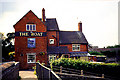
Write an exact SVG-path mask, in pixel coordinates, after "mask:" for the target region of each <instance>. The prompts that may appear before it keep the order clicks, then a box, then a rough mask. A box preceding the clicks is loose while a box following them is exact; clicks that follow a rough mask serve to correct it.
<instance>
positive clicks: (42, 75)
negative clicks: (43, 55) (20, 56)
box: [36, 63, 62, 80]
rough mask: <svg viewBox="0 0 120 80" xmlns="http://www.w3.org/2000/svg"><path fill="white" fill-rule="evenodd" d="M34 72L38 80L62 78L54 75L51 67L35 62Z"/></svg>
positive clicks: (59, 79)
mask: <svg viewBox="0 0 120 80" xmlns="http://www.w3.org/2000/svg"><path fill="white" fill-rule="evenodd" d="M36 73H37V77H38V80H48V79H49V80H62V79H61V78H60V77H59V76H58V75H56V74H55V73H54V72H53V71H51V69H49V68H47V67H45V66H43V65H41V64H40V63H36Z"/></svg>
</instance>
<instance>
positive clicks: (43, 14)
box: [42, 8, 45, 22]
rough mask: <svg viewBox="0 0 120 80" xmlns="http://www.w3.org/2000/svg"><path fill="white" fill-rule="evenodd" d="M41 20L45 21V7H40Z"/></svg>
mask: <svg viewBox="0 0 120 80" xmlns="http://www.w3.org/2000/svg"><path fill="white" fill-rule="evenodd" d="M42 21H43V22H45V9H44V8H43V9H42Z"/></svg>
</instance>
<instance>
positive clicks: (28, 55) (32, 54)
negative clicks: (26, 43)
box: [27, 53, 36, 63]
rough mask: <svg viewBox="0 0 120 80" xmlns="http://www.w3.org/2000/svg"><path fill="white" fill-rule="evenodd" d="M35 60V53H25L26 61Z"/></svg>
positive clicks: (31, 61) (33, 61)
mask: <svg viewBox="0 0 120 80" xmlns="http://www.w3.org/2000/svg"><path fill="white" fill-rule="evenodd" d="M35 62H36V53H27V63H35Z"/></svg>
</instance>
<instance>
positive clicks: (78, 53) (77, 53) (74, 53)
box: [70, 52, 89, 57]
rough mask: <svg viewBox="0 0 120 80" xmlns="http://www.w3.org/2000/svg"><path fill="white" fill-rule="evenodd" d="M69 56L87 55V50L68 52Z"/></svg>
mask: <svg viewBox="0 0 120 80" xmlns="http://www.w3.org/2000/svg"><path fill="white" fill-rule="evenodd" d="M70 54H71V57H76V56H78V57H79V56H89V54H88V52H70Z"/></svg>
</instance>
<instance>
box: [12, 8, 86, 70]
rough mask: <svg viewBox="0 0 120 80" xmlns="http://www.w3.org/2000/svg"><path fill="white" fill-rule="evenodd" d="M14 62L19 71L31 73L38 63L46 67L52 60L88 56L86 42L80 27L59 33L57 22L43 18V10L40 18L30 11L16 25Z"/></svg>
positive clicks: (80, 25) (54, 19)
mask: <svg viewBox="0 0 120 80" xmlns="http://www.w3.org/2000/svg"><path fill="white" fill-rule="evenodd" d="M14 29H15V61H18V62H19V63H20V69H30V68H32V66H34V65H35V63H36V62H37V61H39V62H40V63H45V65H48V64H49V62H50V61H51V59H56V58H60V57H61V56H62V57H66V58H69V57H71V58H73V57H82V56H87V54H88V42H87V40H86V38H85V36H84V34H83V32H82V23H81V22H79V23H78V31H60V30H59V27H58V24H57V20H56V18H46V16H45V9H44V8H43V9H42V18H38V17H37V16H36V15H35V14H34V13H33V12H32V11H31V10H30V11H29V12H28V13H27V14H25V15H24V16H23V17H22V18H21V19H20V20H19V21H18V22H17V23H16V24H15V25H14Z"/></svg>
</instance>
